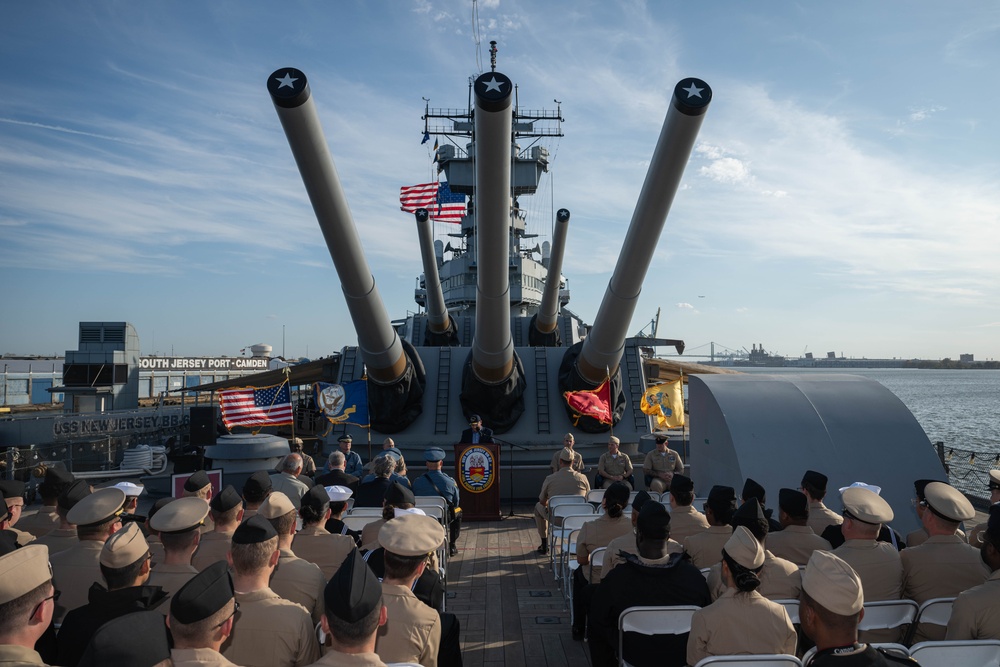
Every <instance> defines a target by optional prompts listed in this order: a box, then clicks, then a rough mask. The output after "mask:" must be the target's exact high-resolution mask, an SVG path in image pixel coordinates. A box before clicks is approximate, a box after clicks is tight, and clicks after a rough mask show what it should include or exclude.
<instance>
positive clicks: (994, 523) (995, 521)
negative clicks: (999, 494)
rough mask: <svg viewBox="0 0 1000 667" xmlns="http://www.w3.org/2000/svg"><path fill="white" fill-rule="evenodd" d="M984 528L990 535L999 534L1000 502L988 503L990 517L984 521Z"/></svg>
mask: <svg viewBox="0 0 1000 667" xmlns="http://www.w3.org/2000/svg"><path fill="white" fill-rule="evenodd" d="M986 530H988V531H989V533H990V535H997V536H1000V503H993V504H992V505H990V518H989V521H987V522H986Z"/></svg>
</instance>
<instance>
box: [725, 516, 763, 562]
mask: <svg viewBox="0 0 1000 667" xmlns="http://www.w3.org/2000/svg"><path fill="white" fill-rule="evenodd" d="M723 549H724V550H725V552H726V553H727V554H729V557H730V558H732V559H733V560H734V561H736V562H737V563H739V564H740V565H742V566H743V567H745V568H747V569H748V570H756V569H757V568H759V567H760V566H761V565H763V564H764V547H762V546H761V545H760V542H758V541H757V538H756V537H754V536H753V534H752V533H751V532H750V531H749V530H747V529H746V528H745V527H744V526H737V527H736V529H735V530H734V531H733V535H732V537H730V538H729V540H728V541H727V542H726V546H725V547H723Z"/></svg>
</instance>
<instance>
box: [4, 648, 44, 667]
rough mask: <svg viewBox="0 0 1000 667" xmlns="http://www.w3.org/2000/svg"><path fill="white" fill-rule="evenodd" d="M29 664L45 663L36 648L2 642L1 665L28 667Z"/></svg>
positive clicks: (5, 666)
mask: <svg viewBox="0 0 1000 667" xmlns="http://www.w3.org/2000/svg"><path fill="white" fill-rule="evenodd" d="M28 665H45V663H44V662H42V656H40V655H38V652H37V651H35V650H34V649H30V648H28V647H26V646H18V645H17V644H0V666H2V667H27V666H28Z"/></svg>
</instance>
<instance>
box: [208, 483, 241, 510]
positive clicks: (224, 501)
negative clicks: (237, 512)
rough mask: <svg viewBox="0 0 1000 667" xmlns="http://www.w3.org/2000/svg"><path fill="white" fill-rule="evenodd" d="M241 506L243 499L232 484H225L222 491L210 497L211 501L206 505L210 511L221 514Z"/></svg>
mask: <svg viewBox="0 0 1000 667" xmlns="http://www.w3.org/2000/svg"><path fill="white" fill-rule="evenodd" d="M242 504H243V498H242V497H241V496H240V494H239V492H238V491H237V490H236V489H235V488H234V487H233V485H232V484H226V486H225V487H224V488H223V489H222V491H220V492H219V493H217V494H216V495H214V496H212V500H211V501H210V502H209V503H208V506H209V507H211V508H212V511H214V512H218V513H219V514H222V513H223V512H228V511H229V510H231V509H233V508H234V507H236V506H238V505H242Z"/></svg>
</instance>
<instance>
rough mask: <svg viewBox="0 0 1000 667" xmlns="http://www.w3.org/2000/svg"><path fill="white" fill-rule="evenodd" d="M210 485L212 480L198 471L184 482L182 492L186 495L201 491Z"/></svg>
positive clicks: (202, 471)
mask: <svg viewBox="0 0 1000 667" xmlns="http://www.w3.org/2000/svg"><path fill="white" fill-rule="evenodd" d="M211 483H212V480H210V479H209V478H208V473H206V472H205V471H204V470H199V471H198V472H196V473H194V474H193V475H191V476H190V477H188V478H187V479H186V480H185V481H184V490H185V491H187V492H188V493H191V492H194V491H201V490H202V489H204V488H205V487H206V486H208V485H209V484H211Z"/></svg>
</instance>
